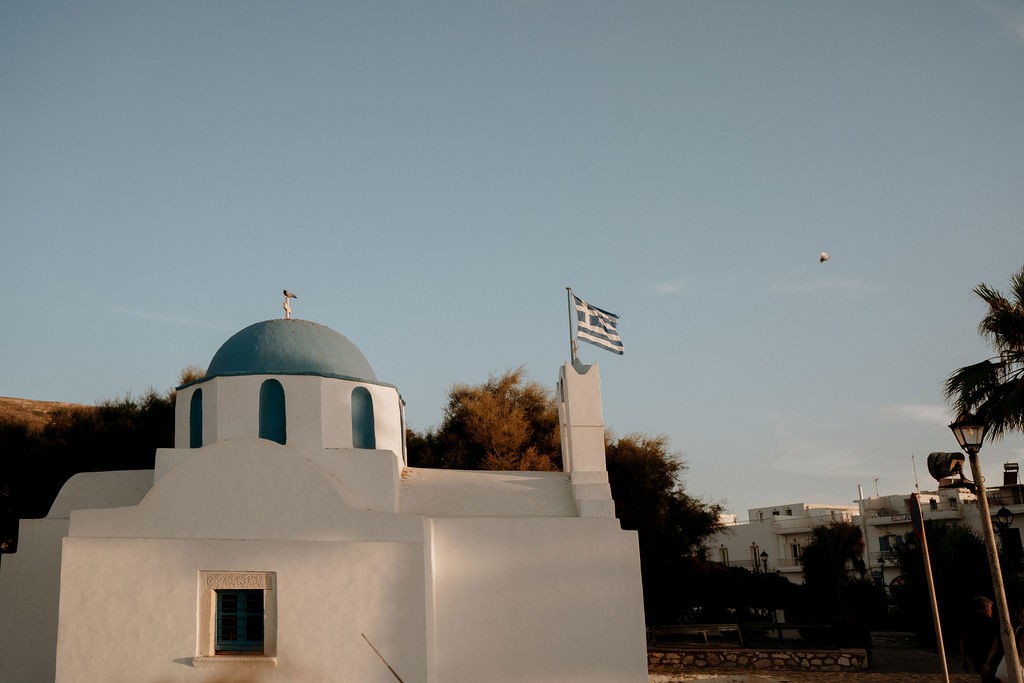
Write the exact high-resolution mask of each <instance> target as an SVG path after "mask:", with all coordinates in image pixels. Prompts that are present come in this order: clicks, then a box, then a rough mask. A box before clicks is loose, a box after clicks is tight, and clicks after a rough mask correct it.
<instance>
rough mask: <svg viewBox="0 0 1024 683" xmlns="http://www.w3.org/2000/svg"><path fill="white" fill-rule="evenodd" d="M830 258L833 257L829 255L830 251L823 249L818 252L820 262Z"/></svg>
mask: <svg viewBox="0 0 1024 683" xmlns="http://www.w3.org/2000/svg"><path fill="white" fill-rule="evenodd" d="M830 258H832V257H831V256H829V255H828V252H827V251H823V252H821V253H820V254H818V263H824V262H825V261H828V260H829V259H830Z"/></svg>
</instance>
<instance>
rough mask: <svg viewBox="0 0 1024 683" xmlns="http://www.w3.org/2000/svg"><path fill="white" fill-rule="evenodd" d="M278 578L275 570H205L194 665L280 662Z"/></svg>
mask: <svg viewBox="0 0 1024 683" xmlns="http://www.w3.org/2000/svg"><path fill="white" fill-rule="evenodd" d="M275 584H276V577H275V574H274V572H212V571H201V572H199V620H198V623H199V637H198V639H197V641H198V647H199V652H198V654H197V655H196V656H195V657H193V659H192V664H193V666H197V667H209V666H243V667H244V666H276V665H277V590H276V585H275Z"/></svg>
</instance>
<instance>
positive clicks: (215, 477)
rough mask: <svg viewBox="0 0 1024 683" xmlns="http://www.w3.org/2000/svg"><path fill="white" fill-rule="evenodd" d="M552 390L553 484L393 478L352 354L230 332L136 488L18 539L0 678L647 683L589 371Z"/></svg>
mask: <svg viewBox="0 0 1024 683" xmlns="http://www.w3.org/2000/svg"><path fill="white" fill-rule="evenodd" d="M556 394H557V395H556V398H557V402H558V406H559V415H560V422H561V431H562V449H563V452H562V455H563V462H564V466H565V471H564V472H489V471H488V472H485V471H472V472H470V471H452V470H434V469H420V468H410V467H408V466H407V461H406V453H405V419H404V403H403V400H402V398H401V396H400V394H399V392H398V390H397V388H396V387H395V386H393V385H391V384H388V383H385V382H382V381H380V380H378V379H377V377H376V374H375V373H374V371H373V369H372V368H371V366H370V364H369V363H368V362H367V360H366V358H365V356H364V355H363V354H362V352H360V350H359V349H358V348H357V347H356V346H355V345H354V344H353V343H352V342H351V341H349V340H348V339H347V338H346V337H344V336H342V335H341V334H338V333H337V332H335V331H333V330H331V329H330V328H328V327H325V326H322V325H319V324H316V323H313V322H309V321H304V320H295V319H279V320H269V321H265V322H260V323H256V324H254V325H251V326H249V327H246V328H245V329H243V330H241V331H240V332H238V333H236V334H235V335H234V336H232V337H231V338H230V339H228V340H227V341H226V342H225V343H224V344H223V345H222V346H221V348H220V349H219V350H218V351H217V352H216V354H215V355H214V356H213V359H212V360H211V362H210V364H209V368H208V370H207V373H206V376H205V377H204V378H202V379H200V380H198V381H196V382H193V383H191V384H188V385H186V386H183V387H180V388H179V390H178V393H177V402H176V415H175V441H174V448H166V449H159V450H158V451H157V454H156V465H155V469H154V470H146V471H131V472H98V473H84V474H79V475H77V476H75V477H73V478H72V479H70V480H69V481H68V482H67V484H66V485H65V486H64V488H63V489H62V490H61V492H60V494H59V495H58V497H57V499H56V500H55V501H54V503H53V506H52V508H51V510H50V512H49V515H48V516H47V517H46V518H44V519H37V520H23V521H22V522H21V529H20V542H19V549H18V552H17V553H15V554H13V555H8V556H5V557H4V560H3V566H2V567H0V605H2V606H3V611H2V614H0V681H5V682H10V683H36V682H44V681H45V682H50V681H57V682H58V683H120V682H124V683H148V682H152V683H179V682H181V683H185V682H193V681H195V682H197V683H198V682H209V683H213V682H214V681H258V682H264V681H267V682H269V681H281V682H288V683H305V682H308V683H321V682H327V681H338V682H343V681H345V682H351V683H392V682H394V681H401V682H403V683H457V682H462V681H464V682H467V683H470V682H471V683H484V682H486V683H497V682H500V681H524V682H526V681H528V682H531V683H539V682H544V681H558V682H570V681H579V682H580V683H584V682H586V683H594V682H600V681H608V682H609V683H611V682H614V683H622V682H627V681H637V682H640V681H646V680H647V656H646V644H645V633H644V614H643V595H642V590H641V582H640V560H639V555H638V550H637V538H636V534H635V532H632V531H624V530H622V529H621V528H620V526H619V523H618V520H617V519H616V518H615V516H614V503H613V501H612V499H611V495H610V489H609V487H608V478H607V471H606V467H605V459H604V457H605V456H604V426H603V418H602V415H601V394H600V375H599V370H598V367H597V366H596V365H592V366H583V365H580V364H578V363H576V364H569V363H566V364H565V365H564V366H563V367H562V368H561V369H560V372H559V379H558V384H557V389H556Z"/></svg>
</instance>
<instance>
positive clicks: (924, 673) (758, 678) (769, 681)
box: [650, 634, 979, 683]
mask: <svg viewBox="0 0 1024 683" xmlns="http://www.w3.org/2000/svg"><path fill="white" fill-rule="evenodd" d="M872 640H873V643H874V647H873V648H872V652H871V666H870V668H868V669H867V670H865V671H858V672H851V673H838V672H824V671H747V670H738V669H719V670H713V669H700V670H692V671H685V672H657V671H652V672H651V675H650V681H651V683H677V682H681V681H702V680H703V681H714V682H715V683H812V682H813V683H821V682H822V681H837V682H839V683H944V681H945V680H946V679H945V677H944V676H943V675H942V665H941V663H940V661H939V656H938V654H937V653H936V652H934V651H930V650H922V649H920V648H917V647H916V646H915V645H914V644H913V641H912V638H911V637H910V636H906V635H902V634H876V635H875V636H874V637H873V639H872ZM947 664H948V667H949V681H950V683H977V682H978V681H979V677H978V674H974V673H971V674H968V673H964V671H963V669H962V668H961V664H960V657H959V653H958V652H956V644H955V643H954V644H953V646H952V648H950V647H949V646H948V645H947Z"/></svg>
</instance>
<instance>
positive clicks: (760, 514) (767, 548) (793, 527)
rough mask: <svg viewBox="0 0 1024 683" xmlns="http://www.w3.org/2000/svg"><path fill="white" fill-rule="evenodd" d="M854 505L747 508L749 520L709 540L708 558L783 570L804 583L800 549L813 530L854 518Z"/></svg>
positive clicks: (792, 504) (801, 504)
mask: <svg viewBox="0 0 1024 683" xmlns="http://www.w3.org/2000/svg"><path fill="white" fill-rule="evenodd" d="M857 510H858V508H857V506H855V505H853V506H850V505H811V504H809V503H790V504H787V505H776V506H771V507H762V508H753V509H751V510H748V511H747V521H746V522H737V523H734V524H731V525H728V526H726V527H725V528H724V529H723V530H722V531H720V532H718V533H717V534H715V535H714V536H712V537H710V538H709V539H708V541H707V542H706V544H705V545H706V547H707V548H708V558H709V559H711V560H715V561H717V562H722V563H723V564H728V565H730V566H733V567H744V568H746V569H750V570H751V571H759V572H765V571H767V572H775V571H778V572H780V573H781V574H782V575H783V576H785V577H786V578H787V579H789V580H790V581H792V582H794V583H803V576H804V574H803V567H802V566H801V565H800V553H801V552H802V551H803V548H804V547H805V546H806V545H807V543H808V542H809V541H810V538H811V530H812V529H813V528H814V527H816V526H822V525H825V524H829V523H831V522H835V521H844V522H849V521H851V520H852V519H853V518H854V516H855V515H856V514H857Z"/></svg>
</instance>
